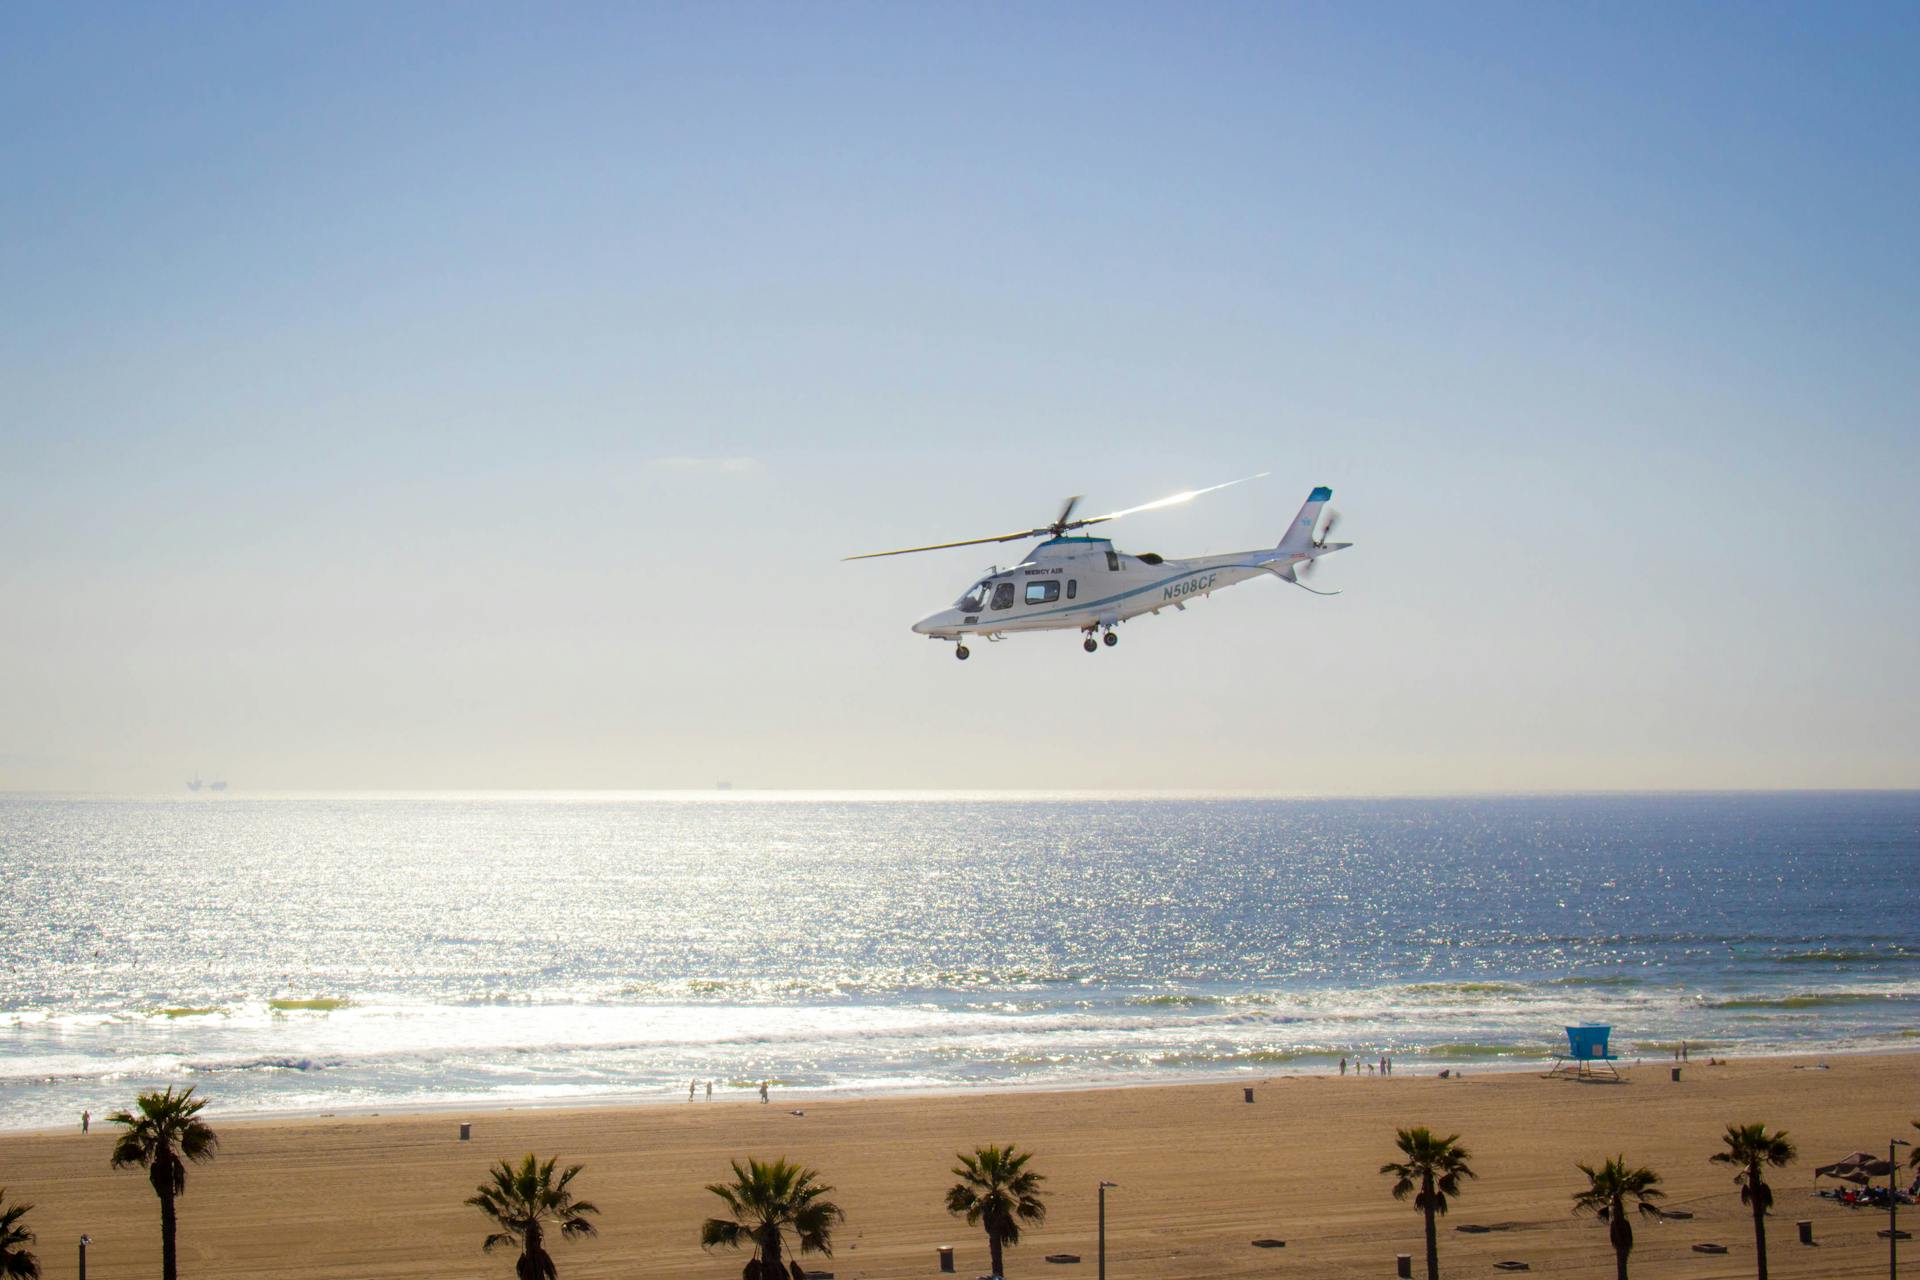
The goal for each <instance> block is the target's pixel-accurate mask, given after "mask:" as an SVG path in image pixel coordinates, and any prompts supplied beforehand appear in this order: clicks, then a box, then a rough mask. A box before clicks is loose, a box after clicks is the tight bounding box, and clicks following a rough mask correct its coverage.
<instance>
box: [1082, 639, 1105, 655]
mask: <svg viewBox="0 0 1920 1280" xmlns="http://www.w3.org/2000/svg"><path fill="white" fill-rule="evenodd" d="M1080 647H1081V648H1082V649H1085V650H1086V651H1087V652H1088V653H1098V652H1100V646H1099V644H1098V643H1096V642H1095V641H1094V638H1093V637H1092V636H1088V637H1087V638H1086V639H1085V640H1082V641H1081V642H1080Z"/></svg>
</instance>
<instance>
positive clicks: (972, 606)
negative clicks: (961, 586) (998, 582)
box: [953, 582, 993, 613]
mask: <svg viewBox="0 0 1920 1280" xmlns="http://www.w3.org/2000/svg"><path fill="white" fill-rule="evenodd" d="M992 585H993V584H992V583H991V582H976V583H974V584H973V585H972V586H971V587H968V588H967V594H965V595H963V596H961V597H960V600H959V602H958V603H957V604H955V605H954V606H953V607H954V608H956V609H958V610H959V611H960V612H962V613H978V612H980V611H981V610H982V609H984V608H986V607H987V588H989V587H991V586H992Z"/></svg>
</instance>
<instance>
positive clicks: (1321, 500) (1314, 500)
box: [1275, 485, 1333, 551]
mask: <svg viewBox="0 0 1920 1280" xmlns="http://www.w3.org/2000/svg"><path fill="white" fill-rule="evenodd" d="M1332 497H1333V490H1331V489H1329V488H1327V486H1325V485H1317V486H1315V487H1314V490H1313V492H1312V493H1310V494H1308V495H1307V501H1306V504H1305V505H1304V506H1302V507H1301V508H1300V514H1299V515H1297V516H1295V517H1294V518H1293V523H1292V524H1290V525H1288V526H1287V532H1286V536H1285V537H1283V538H1281V539H1280V544H1279V546H1278V547H1276V548H1275V550H1278V551H1305V550H1307V549H1308V548H1310V547H1311V546H1313V528H1314V526H1315V525H1317V524H1319V523H1320V508H1322V507H1324V506H1326V505H1327V501H1328V499H1330V498H1332Z"/></svg>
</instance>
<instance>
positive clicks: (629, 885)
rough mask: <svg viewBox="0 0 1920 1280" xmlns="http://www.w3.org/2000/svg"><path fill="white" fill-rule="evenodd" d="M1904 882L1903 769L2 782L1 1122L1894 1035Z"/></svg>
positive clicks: (894, 1086)
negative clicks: (458, 787)
mask: <svg viewBox="0 0 1920 1280" xmlns="http://www.w3.org/2000/svg"><path fill="white" fill-rule="evenodd" d="M1916 870H1920V794H1915V793H1896V794H1789V795H1764V794H1762V795H1746V794H1743V795H1679V796H1666V795H1662V796H1644V795H1639V796H1636V795H1623V796H1577V797H1528V798H1502V799H1371V800H1348V799H1342V800H1259V799H1219V798H1195V797H1162V798H1145V799H1114V798H1109V797H1099V796H1085V795H1057V796H1049V795H1035V794H1031V793H1022V794H1010V795H968V796H954V795H949V794H929V795H897V794H883V795H865V794H862V795H794V794H791V793H786V794H752V793H742V792H732V793H725V794H718V793H716V794H713V795H685V794H681V795H654V794H638V795H608V794H583V795H554V794H449V795H400V794H367V795H326V796H318V795H305V796H301V795H288V796H262V797H249V796H245V795H241V794H235V793H232V792H229V793H227V794H225V795H220V796H209V795H204V794H202V795H187V794H182V795H180V796H168V797H137V798H128V797H114V798H109V797H98V796H47V795H19V794H15V795H4V796H0V1127H22V1126H37V1125H43V1124H52V1123H59V1124H65V1123H70V1122H71V1121H72V1119H73V1118H74V1117H75V1116H77V1114H78V1112H79V1111H80V1109H81V1108H82V1107H91V1108H92V1109H93V1110H94V1111H95V1113H96V1114H98V1113H99V1112H101V1111H102V1110H105V1109H107V1108H110V1107H115V1106H121V1105H125V1104H126V1103H127V1102H128V1101H130V1100H131V1098H132V1097H133V1095H134V1094H135V1093H136V1092H137V1091H139V1090H141V1089H144V1088H149V1087H155V1086H159V1085H164V1084H174V1085H195V1086H197V1087H199V1089H200V1090H201V1091H202V1092H203V1093H205V1094H207V1095H209V1096H211V1097H212V1098H214V1099H215V1100H216V1102H217V1103H218V1105H219V1107H220V1108H221V1109H222V1110H228V1111H261V1110H292V1109H320V1110H331V1109H335V1108H340V1109H345V1108H362V1109H376V1110H377V1109H383V1108H402V1107H421V1106H432V1105H438V1104H451V1103H461V1104H464V1105H472V1104H478V1103H500V1104H531V1103H536V1102H562V1101H569V1100H575V1099H585V1098H596V1097H606V1096H613V1097H619V1098H623V1099H647V1098H651V1099H663V1100H664V1099H668V1098H674V1097H680V1098H684V1096H685V1094H686V1089H687V1084H688V1082H689V1081H692V1080H695V1079H698V1080H701V1081H703V1082H704V1081H708V1080H711V1081H714V1082H715V1086H716V1095H717V1096H721V1097H724V1096H727V1095H729V1094H735V1095H738V1094H739V1093H741V1092H743V1091H745V1090H747V1089H750V1088H754V1087H756V1086H757V1084H758V1082H759V1081H762V1080H772V1081H774V1082H775V1088H776V1089H794V1088H801V1089H808V1090H840V1091H876V1090H903V1089H951V1088H966V1087H981V1086H999V1085H1014V1086H1026V1087H1045V1086H1053V1085H1068V1084H1081V1083H1090V1082H1124V1081H1140V1080H1153V1081H1171V1080H1181V1079H1196V1078H1207V1077H1213V1078H1217V1077H1221V1076H1227V1075H1235V1074H1240V1075H1247V1076H1252V1075H1255V1074H1259V1075H1266V1074H1272V1073H1276V1072H1283V1071H1301V1070H1315V1071H1319V1070H1326V1069H1328V1068H1329V1067H1330V1066H1332V1065H1333V1064H1335V1063H1336V1062H1337V1060H1338V1059H1340V1058H1341V1057H1343V1056H1344V1057H1348V1058H1351V1059H1377V1058H1378V1057H1379V1056H1380V1055H1381V1054H1391V1055H1393V1057H1394V1058H1395V1060H1396V1063H1397V1065H1398V1068H1399V1069H1401V1070H1417V1069H1427V1068H1430V1067H1432V1066H1434V1065H1437V1064H1443V1063H1444V1064H1454V1065H1464V1066H1466V1067H1467V1069H1468V1070H1478V1069H1482V1068H1492V1067H1498V1066H1502V1065H1518V1064H1531V1063H1537V1062H1540V1061H1541V1060H1542V1059H1543V1055H1545V1054H1547V1053H1549V1052H1550V1051H1551V1049H1552V1048H1553V1046H1554V1045H1555V1044H1556V1042H1559V1043H1564V1039H1563V1034H1562V1031H1561V1028H1562V1027H1563V1026H1564V1025H1566V1024H1568V1023H1575V1022H1585V1021H1596V1022H1604V1023H1610V1024H1612V1025H1613V1027H1614V1028H1615V1031H1614V1047H1615V1051H1616V1052H1621V1053H1624V1054H1625V1055H1626V1056H1627V1057H1628V1058H1629V1059H1631V1058H1633V1057H1635V1056H1644V1057H1646V1058H1649V1059H1664V1058H1666V1057H1668V1056H1669V1055H1670V1054H1671V1052H1672V1046H1673V1045H1674V1044H1675V1043H1676V1042H1678V1041H1681V1040H1686V1041H1688V1042H1689V1043H1690V1045H1691V1046H1692V1047H1693V1050H1694V1052H1696V1053H1699V1054H1707V1053H1727V1054H1734V1055H1745V1054H1753V1053H1766V1052H1780V1051H1790V1050H1818V1051H1821V1052H1829V1051H1838V1050H1845V1049H1851V1048H1875V1047H1878V1048H1889V1047H1911V1046H1915V1045H1916V1044H1920V1041H1916V1040H1915V1039H1914V1037H1916V1035H1920V878H1917V877H1916ZM702 1095H703V1096H704V1088H703V1090H702Z"/></svg>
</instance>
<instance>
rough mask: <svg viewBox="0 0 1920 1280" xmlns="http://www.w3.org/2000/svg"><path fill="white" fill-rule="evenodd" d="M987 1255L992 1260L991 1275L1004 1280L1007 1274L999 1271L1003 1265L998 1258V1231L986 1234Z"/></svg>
mask: <svg viewBox="0 0 1920 1280" xmlns="http://www.w3.org/2000/svg"><path fill="white" fill-rule="evenodd" d="M987 1253H988V1255H989V1256H990V1257H992V1259H993V1274H995V1275H997V1276H1000V1277H1001V1278H1002V1280H1005V1277H1006V1274H1007V1273H1006V1272H1005V1271H1003V1270H1001V1267H1002V1266H1003V1265H1004V1263H1003V1262H1002V1260H1001V1257H1000V1233H999V1232H998V1231H989V1232H987Z"/></svg>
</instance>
